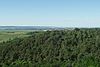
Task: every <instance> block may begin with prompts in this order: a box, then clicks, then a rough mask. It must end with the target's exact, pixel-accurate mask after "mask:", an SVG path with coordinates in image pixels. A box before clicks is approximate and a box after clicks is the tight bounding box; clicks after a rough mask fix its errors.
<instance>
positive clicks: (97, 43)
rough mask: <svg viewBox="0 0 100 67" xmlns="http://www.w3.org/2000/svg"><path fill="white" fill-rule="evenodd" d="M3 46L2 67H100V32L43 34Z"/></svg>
mask: <svg viewBox="0 0 100 67" xmlns="http://www.w3.org/2000/svg"><path fill="white" fill-rule="evenodd" d="M29 34H31V35H32V36H30V37H25V38H16V39H14V40H11V41H7V42H3V43H0V65H1V66H0V67H2V66H3V67H100V29H98V28H93V29H92V28H91V29H85V28H84V29H78V28H75V29H74V30H60V31H57V30H55V31H41V32H32V33H29Z"/></svg>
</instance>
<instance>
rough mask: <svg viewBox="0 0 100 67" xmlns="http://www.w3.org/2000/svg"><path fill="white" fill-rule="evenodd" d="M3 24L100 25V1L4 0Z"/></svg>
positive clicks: (0, 14) (1, 4)
mask: <svg viewBox="0 0 100 67" xmlns="http://www.w3.org/2000/svg"><path fill="white" fill-rule="evenodd" d="M0 25H7V26H10V25H14V26H16V25H30V26H32V25H33V26H34V25H35V26H59V27H100V0H0Z"/></svg>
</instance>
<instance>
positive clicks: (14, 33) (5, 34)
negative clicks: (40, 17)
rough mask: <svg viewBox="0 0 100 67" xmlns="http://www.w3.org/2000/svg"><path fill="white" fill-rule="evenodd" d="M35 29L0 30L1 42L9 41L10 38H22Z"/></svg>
mask: <svg viewBox="0 0 100 67" xmlns="http://www.w3.org/2000/svg"><path fill="white" fill-rule="evenodd" d="M32 31H33V30H0V42H3V41H8V40H9V39H14V38H16V37H17V38H21V37H27V36H30V35H28V34H27V33H29V32H32Z"/></svg>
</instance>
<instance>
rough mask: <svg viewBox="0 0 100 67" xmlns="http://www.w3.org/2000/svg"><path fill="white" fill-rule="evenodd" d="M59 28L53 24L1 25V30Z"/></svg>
mask: <svg viewBox="0 0 100 67" xmlns="http://www.w3.org/2000/svg"><path fill="white" fill-rule="evenodd" d="M56 29H57V30H59V29H63V28H60V27H52V26H0V30H56Z"/></svg>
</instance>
